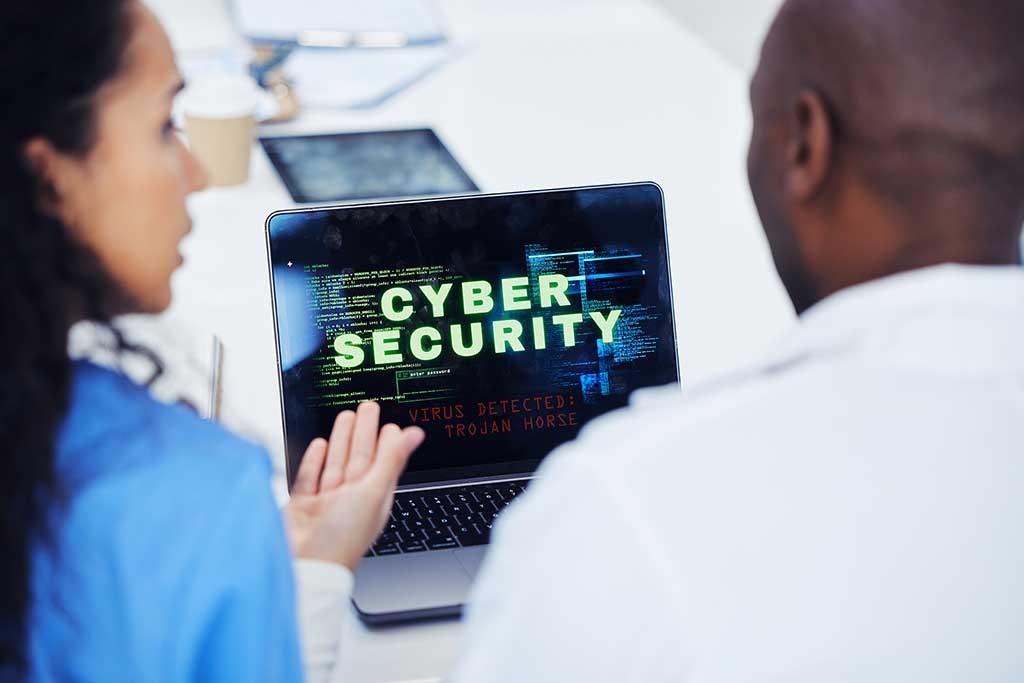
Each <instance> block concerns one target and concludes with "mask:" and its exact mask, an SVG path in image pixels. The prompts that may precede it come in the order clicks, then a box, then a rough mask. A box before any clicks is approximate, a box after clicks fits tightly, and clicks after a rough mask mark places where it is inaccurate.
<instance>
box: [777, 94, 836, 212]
mask: <svg viewBox="0 0 1024 683" xmlns="http://www.w3.org/2000/svg"><path fill="white" fill-rule="evenodd" d="M788 116H789V141H788V143H787V146H786V169H787V170H786V190H787V191H788V192H789V193H790V195H791V196H792V197H793V198H794V199H795V200H797V201H807V200H808V199H811V198H813V197H814V196H815V195H816V194H817V193H818V192H819V191H820V190H821V189H822V187H823V186H824V185H825V181H826V180H827V178H828V175H829V172H830V171H831V170H832V165H833V163H834V156H833V155H834V145H835V140H834V139H833V133H832V131H833V125H832V123H833V122H832V115H831V114H830V113H829V108H828V106H827V105H826V104H825V100H824V99H823V98H822V96H821V95H820V94H819V93H818V92H816V91H814V90H801V91H800V93H799V94H798V95H797V98H796V100H795V101H794V102H793V104H792V107H791V109H790V111H789V114H788Z"/></svg>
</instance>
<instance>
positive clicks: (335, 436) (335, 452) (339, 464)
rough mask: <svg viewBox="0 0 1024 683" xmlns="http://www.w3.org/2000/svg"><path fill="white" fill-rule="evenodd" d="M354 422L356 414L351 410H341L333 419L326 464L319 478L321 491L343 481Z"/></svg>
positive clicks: (327, 489) (328, 489)
mask: <svg viewBox="0 0 1024 683" xmlns="http://www.w3.org/2000/svg"><path fill="white" fill-rule="evenodd" d="M355 422H356V414H355V413H354V412H353V411H351V410H343V411H341V412H340V413H338V417H336V418H334V427H333V428H332V429H331V440H330V442H329V444H328V446H327V464H325V465H324V473H323V476H322V477H321V478H320V490H321V491H330V490H331V489H333V488H336V487H338V486H340V485H341V482H342V481H344V480H345V464H346V463H347V462H348V455H349V450H350V448H351V441H352V430H353V428H354V426H355Z"/></svg>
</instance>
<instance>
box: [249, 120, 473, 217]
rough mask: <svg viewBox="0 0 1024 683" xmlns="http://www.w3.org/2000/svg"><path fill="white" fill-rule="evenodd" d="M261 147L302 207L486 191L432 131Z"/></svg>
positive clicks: (288, 140)
mask: <svg viewBox="0 0 1024 683" xmlns="http://www.w3.org/2000/svg"><path fill="white" fill-rule="evenodd" d="M260 144H261V145H263V149H264V151H266V153H267V156H268V157H269V158H270V162H271V163H272V164H273V165H274V168H275V169H277V173H278V175H280V176H281V180H282V181H283V182H284V184H285V187H287V188H288V192H289V193H290V194H291V196H292V199H293V200H295V201H296V202H299V203H311V202H345V201H352V200H363V199H394V198H400V197H427V196H432V195H443V194H445V195H446V194H466V193H470V192H477V191H478V190H479V189H480V188H478V187H477V185H476V183H474V182H473V180H472V179H471V178H470V177H469V175H468V174H467V173H466V171H465V170H463V168H462V166H460V165H459V162H457V161H456V160H455V157H453V156H452V154H451V152H449V151H448V148H447V147H445V146H444V144H443V143H442V142H441V140H440V139H439V138H438V137H437V134H436V133H434V131H433V130H431V129H430V128H416V129H410V130H387V131H371V132H360V133H331V134H327V135H300V136H288V137H264V138H260Z"/></svg>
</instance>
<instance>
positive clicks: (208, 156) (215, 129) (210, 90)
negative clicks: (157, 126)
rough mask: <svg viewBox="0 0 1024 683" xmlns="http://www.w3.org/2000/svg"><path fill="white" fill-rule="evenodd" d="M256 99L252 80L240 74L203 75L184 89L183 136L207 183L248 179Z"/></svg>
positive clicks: (214, 183) (231, 183) (234, 183)
mask: <svg viewBox="0 0 1024 683" xmlns="http://www.w3.org/2000/svg"><path fill="white" fill-rule="evenodd" d="M257 102H258V88H257V86H256V84H255V83H254V82H253V81H252V79H249V78H246V77H242V76H229V75H219V76H213V77H207V78H204V79H203V80H201V81H200V82H198V83H196V84H194V85H190V86H189V87H188V90H187V91H186V92H185V93H184V95H183V102H182V112H183V114H184V118H185V136H186V137H187V138H188V145H189V148H190V149H191V150H192V153H193V154H195V155H196V157H197V158H198V159H199V161H200V162H201V163H202V164H203V166H205V167H206V172H207V173H208V174H209V176H210V184H211V185H215V186H226V185H239V184H241V183H244V182H245V181H247V180H248V179H249V157H250V155H251V152H252V143H253V137H254V135H255V131H256V118H255V113H256V105H257Z"/></svg>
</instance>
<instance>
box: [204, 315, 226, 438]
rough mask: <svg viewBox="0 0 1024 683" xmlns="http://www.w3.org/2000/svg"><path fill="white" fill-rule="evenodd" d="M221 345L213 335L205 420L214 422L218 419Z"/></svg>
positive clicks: (218, 339)
mask: <svg viewBox="0 0 1024 683" xmlns="http://www.w3.org/2000/svg"><path fill="white" fill-rule="evenodd" d="M223 348H224V347H223V344H221V342H220V337H218V336H217V335H213V348H212V353H211V357H210V402H209V403H208V404H207V406H206V419H207V420H210V421H211V422H216V421H217V419H218V418H219V417H220V410H219V408H220V401H219V400H218V399H219V397H220V366H221V358H222V356H223Z"/></svg>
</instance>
